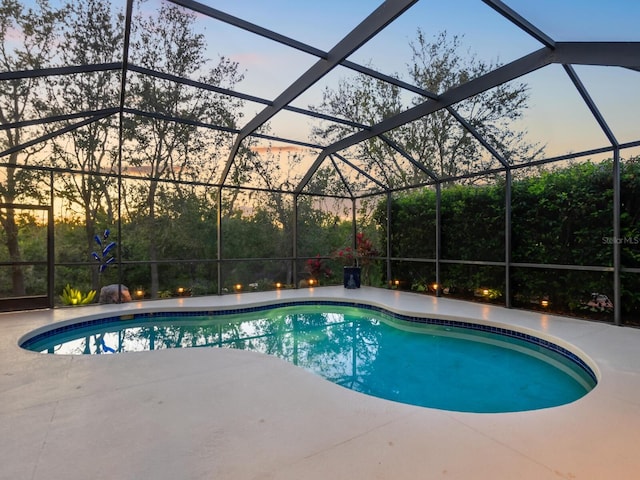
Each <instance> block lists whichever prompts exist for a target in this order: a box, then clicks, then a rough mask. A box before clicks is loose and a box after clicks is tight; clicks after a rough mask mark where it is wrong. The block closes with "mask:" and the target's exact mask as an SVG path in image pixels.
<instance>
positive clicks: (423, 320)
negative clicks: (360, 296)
mask: <svg viewBox="0 0 640 480" xmlns="http://www.w3.org/2000/svg"><path fill="white" fill-rule="evenodd" d="M315 305H330V306H337V307H352V308H361V309H364V310H371V311H375V312H378V313H383V314H385V315H389V316H391V317H393V318H394V319H398V320H402V321H405V322H409V323H418V324H423V325H437V326H443V327H453V328H462V329H467V330H475V331H480V332H485V333H491V334H495V335H502V336H505V337H510V338H515V339H518V340H522V341H525V342H528V343H530V344H533V345H535V346H537V347H541V348H544V349H547V350H550V351H552V352H554V353H557V354H559V355H561V356H563V357H565V358H567V359H568V360H570V361H572V362H573V363H575V364H576V365H578V366H579V367H580V368H581V369H582V370H584V371H585V372H586V373H587V374H588V375H589V377H590V378H591V379H592V380H593V382H594V383H596V384H597V382H598V377H597V375H596V374H595V372H594V371H593V369H592V368H591V367H590V366H589V365H588V364H587V363H586V362H585V361H584V360H583V359H582V358H581V357H580V356H579V355H576V354H575V353H574V352H572V351H571V350H568V349H566V348H565V347H563V346H561V345H558V344H556V343H554V342H551V341H549V340H545V339H543V338H540V337H538V336H535V335H530V334H528V333H525V332H520V331H518V330H512V329H509V328H504V327H496V326H493V325H486V324H483V323H475V322H467V321H462V320H453V319H444V318H431V317H422V316H416V315H407V314H402V313H397V312H394V311H392V310H389V309H387V308H383V307H379V306H376V305H371V304H368V303H361V302H347V301H337V300H336V301H334V300H294V301H282V302H275V303H270V304H264V305H256V306H252V307H241V308H233V307H232V308H225V309H219V310H188V311H185V310H180V311H172V310H166V311H158V312H145V313H129V314H120V315H112V316H109V317H103V318H97V319H92V320H85V321H80V322H75V323H70V324H66V325H61V326H58V327H54V328H51V329H48V330H45V331H42V332H40V333H37V334H36V335H34V336H32V337H29V338H26V339H25V340H23V341H21V342H20V347H22V348H25V349H29V347H30V346H31V345H34V344H36V343H38V342H40V341H42V340H44V339H46V338H49V337H52V336H55V335H58V334H61V333H66V332H70V331H73V330H78V329H82V328H86V327H96V326H100V325H104V324H110V323H114V322H120V321H123V320H136V319H151V318H154V317H157V316H160V315H171V316H174V317H199V316H204V315H206V316H214V317H215V316H224V315H238V314H243V313H253V312H260V311H264V310H271V309H273V308H287V307H297V306H315Z"/></svg>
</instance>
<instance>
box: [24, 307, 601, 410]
mask: <svg viewBox="0 0 640 480" xmlns="http://www.w3.org/2000/svg"><path fill="white" fill-rule="evenodd" d="M20 343H21V346H23V347H24V348H28V349H30V350H34V351H39V352H48V353H55V354H105V353H118V352H129V351H139V350H156V349H161V348H184V347H205V346H215V347H228V348H240V349H247V350H253V351H258V352H262V353H266V354H270V355H274V356H277V357H280V358H282V359H284V360H286V361H289V362H291V363H293V364H295V365H297V366H299V367H302V368H305V369H307V370H309V371H311V372H313V373H316V374H318V375H321V376H323V377H324V378H326V379H328V380H330V381H332V382H334V383H336V384H339V385H342V386H344V387H347V388H351V389H353V390H356V391H359V392H362V393H365V394H369V395H373V396H377V397H381V398H385V399H389V400H394V401H399V402H403V403H409V404H414V405H419V406H426V407H433V408H439V409H445V410H455V411H465V412H513V411H523V410H533V409H540V408H547V407H553V406H558V405H563V404H566V403H570V402H573V401H575V400H577V399H579V398H581V397H582V396H584V395H585V394H587V393H588V392H589V391H590V390H591V389H593V388H594V386H595V385H596V382H597V379H596V375H595V373H594V371H593V369H592V368H590V366H589V364H588V363H586V362H585V360H584V359H583V358H582V356H580V355H577V354H576V353H575V352H574V351H571V350H569V349H567V348H566V347H563V346H560V345H558V344H557V343H554V342H552V341H549V340H547V339H542V338H539V337H537V336H534V335H531V334H529V333H526V332H522V331H518V330H513V329H509V328H506V327H504V326H495V325H487V324H480V323H474V322H468V321H462V320H451V319H437V318H423V317H416V316H407V315H400V314H397V313H393V312H390V311H388V310H385V309H382V308H378V307H374V306H371V305H366V304H355V305H354V304H351V303H347V302H315V301H314V302H306V301H299V302H288V303H283V304H278V305H265V306H260V307H251V308H242V309H228V310H221V311H193V312H184V311H181V312H165V313H155V312H154V313H145V314H131V315H118V316H116V317H109V318H99V319H91V320H86V321H75V322H71V323H68V324H64V325H58V326H56V325H53V326H50V327H47V328H46V329H43V330H40V331H35V332H32V333H31V334H28V335H26V336H25V337H23V339H22V340H21V342H20Z"/></svg>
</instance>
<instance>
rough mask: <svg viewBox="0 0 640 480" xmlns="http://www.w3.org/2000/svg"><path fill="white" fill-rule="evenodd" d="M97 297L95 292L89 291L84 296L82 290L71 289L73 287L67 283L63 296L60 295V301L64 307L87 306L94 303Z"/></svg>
mask: <svg viewBox="0 0 640 480" xmlns="http://www.w3.org/2000/svg"><path fill="white" fill-rule="evenodd" d="M95 296H96V291H95V290H89V292H88V293H87V294H86V295H83V294H82V292H81V291H80V290H78V289H77V288H71V286H70V285H69V284H68V283H67V286H66V287H64V290H62V295H60V300H62V303H63V304H64V305H86V304H87V303H91V302H93V299H94V298H95Z"/></svg>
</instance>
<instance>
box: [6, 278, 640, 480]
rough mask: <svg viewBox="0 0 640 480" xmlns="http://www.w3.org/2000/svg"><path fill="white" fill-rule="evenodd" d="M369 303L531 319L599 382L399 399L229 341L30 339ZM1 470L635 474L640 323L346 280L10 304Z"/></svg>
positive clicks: (16, 479) (147, 475)
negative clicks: (312, 305)
mask: <svg viewBox="0 0 640 480" xmlns="http://www.w3.org/2000/svg"><path fill="white" fill-rule="evenodd" d="M276 298H277V299H298V298H299V299H306V298H312V299H313V298H315V299H323V300H328V299H330V300H342V299H344V300H356V301H367V302H374V303H376V304H378V305H384V306H387V307H389V308H391V309H395V310H400V311H402V312H407V313H412V312H414V313H418V314H434V315H436V316H437V315H445V316H455V317H466V318H472V319H479V320H484V321H490V322H493V321H495V322H499V323H504V324H507V325H511V326H517V327H521V328H527V329H531V330H535V331H537V332H540V333H541V334H543V335H551V336H554V337H557V338H560V339H562V340H564V341H566V342H569V343H570V344H572V345H575V346H576V347H578V348H579V349H581V350H582V351H583V352H585V353H586V354H587V355H588V356H589V357H590V358H591V359H592V360H593V361H594V362H595V364H596V365H597V368H598V370H599V373H600V376H601V378H600V381H599V384H598V386H597V387H596V388H595V389H594V390H593V391H592V392H590V393H589V394H588V395H586V396H585V397H583V398H582V399H580V400H578V401H576V402H574V403H571V404H569V405H564V406H561V407H555V408H550V409H544V410H537V411H531V412H521V413H507V414H470V413H457V412H448V411H442V410H434V409H429V408H421V407H414V406H410V405H403V404H398V403H394V402H390V401H386V400H382V399H378V398H374V397H369V396H366V395H363V394H360V393H357V392H353V391H351V390H348V389H346V388H342V387H340V386H337V385H334V384H332V383H330V382H328V381H327V380H324V379H322V378H321V377H318V376H315V375H313V374H311V373H308V372H306V371H304V370H302V369H300V368H298V367H295V366H293V365H291V364H289V363H286V362H284V361H283V360H279V359H277V358H274V357H269V356H265V355H261V354H257V353H252V352H247V351H240V350H230V349H215V348H211V349H175V350H158V351H154V352H141V353H126V354H120V355H108V356H107V355H103V356H54V355H44V354H38V353H34V352H28V351H25V350H23V349H21V348H20V347H19V346H18V340H19V339H20V338H21V337H22V336H23V335H24V334H26V333H27V332H29V331H31V330H33V329H35V328H37V327H41V326H43V325H48V324H51V323H54V322H58V321H64V320H67V319H69V318H72V317H73V316H78V315H82V316H85V315H91V314H94V313H100V314H104V315H105V316H110V315H111V314H112V313H114V312H123V311H130V310H143V309H147V308H150V307H157V309H158V310H162V309H163V308H168V307H175V306H184V307H188V308H194V309H199V308H202V309H206V308H208V307H209V308H210V307H214V308H217V307H225V306H228V307H231V306H237V305H242V306H246V305H248V304H252V303H262V302H269V301H272V300H274V299H276ZM0 399H1V401H0V479H3V480H4V479H7V480H9V479H10V480H21V479H29V480H35V479H87V478H91V479H103V478H104V479H114V478H117V479H136V480H140V479H233V480H235V479H238V480H240V479H242V480H246V479H256V480H257V479H264V480H266V479H291V480H303V479H304V480H307V479H323V480H326V479H331V480H338V479H349V480H353V479H394V480H395V479H432V478H443V479H465V480H468V479H474V480H478V479H480V480H482V479H491V480H496V479H518V480H525V479H532V480H533V479H535V480H544V479H616V480H623V479H633V478H637V477H638V472H640V455H638V439H639V438H640V330H639V329H633V328H627V327H615V326H612V325H607V324H602V323H594V322H587V321H582V320H576V319H570V318H565V317H556V316H552V315H545V314H539V313H533V312H523V311H518V310H507V309H505V308H501V307H495V306H489V305H483V304H476V303H467V302H461V301H456V300H451V299H446V298H440V299H436V298H434V297H429V296H423V295H417V294H412V293H406V292H397V291H391V290H383V289H374V288H362V289H359V290H345V289H344V288H342V287H322V288H314V289H304V290H303V289H301V290H286V291H279V292H263V293H247V294H242V295H226V296H222V297H217V296H216V297H198V298H182V299H171V300H160V301H157V302H133V303H129V304H125V305H113V306H87V307H81V308H78V309H75V308H64V309H56V310H44V311H34V312H24V313H23V312H21V313H7V314H0Z"/></svg>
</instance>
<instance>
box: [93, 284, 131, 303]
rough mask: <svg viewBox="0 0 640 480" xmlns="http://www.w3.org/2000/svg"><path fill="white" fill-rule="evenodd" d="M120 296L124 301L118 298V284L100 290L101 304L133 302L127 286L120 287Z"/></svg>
mask: <svg viewBox="0 0 640 480" xmlns="http://www.w3.org/2000/svg"><path fill="white" fill-rule="evenodd" d="M120 295H121V296H122V301H120V298H119V297H118V284H117V283H114V284H113V285H107V286H104V287H102V288H101V289H100V300H99V301H100V303H126V302H130V301H131V294H130V293H129V289H128V288H127V287H126V286H125V285H120Z"/></svg>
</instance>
